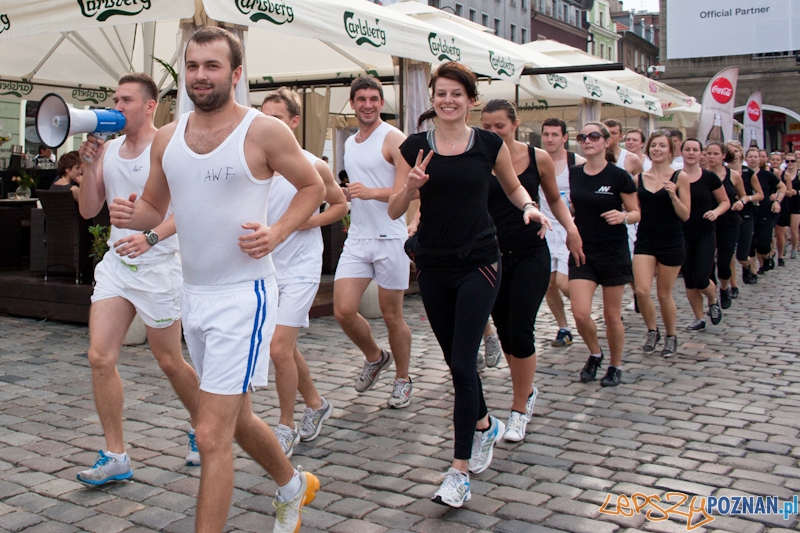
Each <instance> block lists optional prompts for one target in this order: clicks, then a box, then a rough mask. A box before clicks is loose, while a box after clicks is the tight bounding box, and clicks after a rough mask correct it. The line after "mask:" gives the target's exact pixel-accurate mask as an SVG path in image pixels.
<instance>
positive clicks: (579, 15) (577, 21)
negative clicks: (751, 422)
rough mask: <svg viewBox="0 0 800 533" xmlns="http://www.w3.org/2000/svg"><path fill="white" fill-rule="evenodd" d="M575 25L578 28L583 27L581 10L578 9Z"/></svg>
mask: <svg viewBox="0 0 800 533" xmlns="http://www.w3.org/2000/svg"><path fill="white" fill-rule="evenodd" d="M575 25H576V26H578V27H580V25H581V10H580V9H576V10H575Z"/></svg>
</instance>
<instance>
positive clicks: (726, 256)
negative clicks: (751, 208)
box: [716, 224, 740, 280]
mask: <svg viewBox="0 0 800 533" xmlns="http://www.w3.org/2000/svg"><path fill="white" fill-rule="evenodd" d="M739 231H740V226H739V225H738V224H736V225H729V226H726V225H723V224H717V227H716V234H717V276H718V277H719V279H725V280H728V279H731V276H732V275H733V272H731V260H732V259H733V252H734V251H735V250H736V243H737V242H738V241H739Z"/></svg>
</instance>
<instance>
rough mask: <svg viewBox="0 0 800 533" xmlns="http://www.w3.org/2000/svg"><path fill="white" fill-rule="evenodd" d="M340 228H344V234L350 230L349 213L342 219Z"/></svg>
mask: <svg viewBox="0 0 800 533" xmlns="http://www.w3.org/2000/svg"><path fill="white" fill-rule="evenodd" d="M342 226H344V232H345V233H347V230H349V229H350V213H347V214H346V215H345V216H344V218H342Z"/></svg>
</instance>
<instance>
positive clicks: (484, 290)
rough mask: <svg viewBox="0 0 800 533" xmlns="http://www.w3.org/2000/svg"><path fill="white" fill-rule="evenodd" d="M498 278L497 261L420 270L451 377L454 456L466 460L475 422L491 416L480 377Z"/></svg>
mask: <svg viewBox="0 0 800 533" xmlns="http://www.w3.org/2000/svg"><path fill="white" fill-rule="evenodd" d="M500 276H501V274H500V272H498V271H497V269H496V265H489V266H485V267H481V268H478V269H475V270H469V271H466V272H453V271H441V272H437V271H429V270H426V271H418V272H417V281H418V282H419V291H420V294H421V295H422V303H423V304H424V305H425V312H426V313H427V314H428V320H429V321H430V323H431V329H433V333H434V334H435V335H436V340H438V341H439V346H441V348H442V352H443V353H444V360H445V361H446V362H447V366H449V367H450V373H451V375H452V377H453V387H454V389H455V408H454V411H453V423H454V425H455V453H454V457H455V458H456V459H463V460H465V461H466V460H468V459H469V458H470V455H471V454H472V436H473V435H474V433H475V424H477V423H478V420H480V419H481V418H483V417H485V416H486V415H487V414H488V411H487V409H486V402H485V401H484V399H483V389H482V388H481V380H480V377H478V347H479V346H480V344H481V338H482V337H483V330H484V328H485V327H486V322H487V321H488V320H489V312H490V311H491V310H492V306H493V305H494V300H495V298H496V297H497V291H498V289H499V288H500Z"/></svg>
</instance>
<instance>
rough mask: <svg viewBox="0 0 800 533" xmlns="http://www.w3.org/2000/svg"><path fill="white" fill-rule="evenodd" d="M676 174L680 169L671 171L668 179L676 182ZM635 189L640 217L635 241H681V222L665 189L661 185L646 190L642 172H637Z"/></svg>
mask: <svg viewBox="0 0 800 533" xmlns="http://www.w3.org/2000/svg"><path fill="white" fill-rule="evenodd" d="M678 174H680V171H676V172H675V173H673V174H672V177H670V181H671V182H673V183H677V182H678ZM637 189H638V191H637V192H638V196H639V209H641V216H642V219H641V220H640V221H639V229H638V230H637V231H636V241H637V242H638V241H642V242H647V243H658V244H659V245H665V244H667V245H668V244H681V243H683V223H682V222H681V219H680V218H678V215H677V213H675V207H674V206H673V205H672V199H671V198H670V197H669V193H668V192H667V191H666V189H664V188H663V187H662V188H660V189H659V190H657V191H656V192H654V193H653V192H650V191H648V190H647V189H646V188H645V186H644V177H643V176H642V174H639V186H638V188H637Z"/></svg>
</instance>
